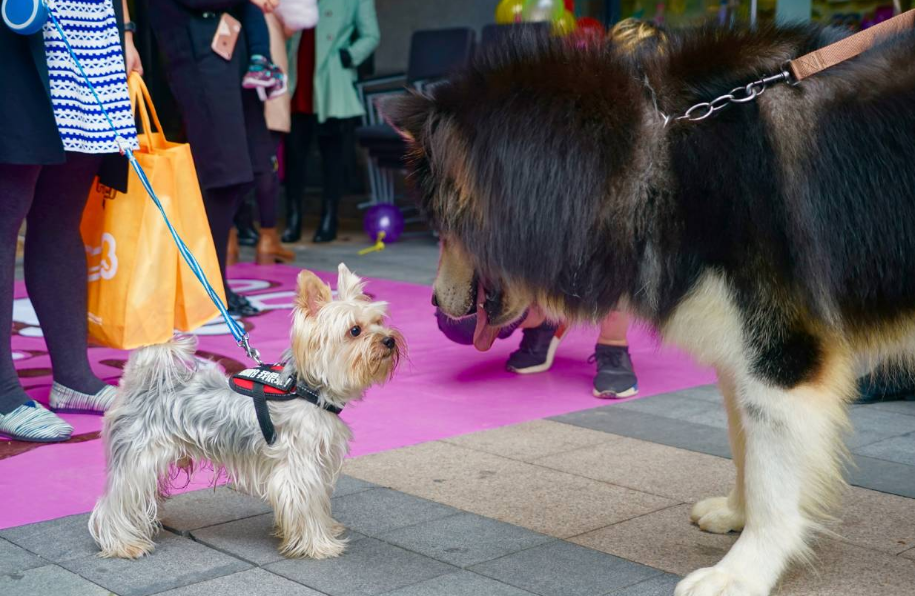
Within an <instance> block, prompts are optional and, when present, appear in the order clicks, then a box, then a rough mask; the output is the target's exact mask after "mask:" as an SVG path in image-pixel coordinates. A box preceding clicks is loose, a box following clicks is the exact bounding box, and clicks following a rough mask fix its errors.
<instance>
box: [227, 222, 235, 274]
mask: <svg viewBox="0 0 915 596" xmlns="http://www.w3.org/2000/svg"><path fill="white" fill-rule="evenodd" d="M237 264H238V230H236V229H235V226H232V229H230V230H229V246H228V248H226V267H231V266H232V265H237Z"/></svg>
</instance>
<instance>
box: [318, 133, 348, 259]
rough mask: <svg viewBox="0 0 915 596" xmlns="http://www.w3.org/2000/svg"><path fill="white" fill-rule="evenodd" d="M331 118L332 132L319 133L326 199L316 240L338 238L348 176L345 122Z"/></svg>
mask: <svg viewBox="0 0 915 596" xmlns="http://www.w3.org/2000/svg"><path fill="white" fill-rule="evenodd" d="M330 120H335V121H334V122H331V121H330ZM330 120H328V122H327V125H328V126H327V128H330V129H332V132H330V134H320V135H318V146H319V147H320V149H321V163H322V171H323V174H324V176H323V177H324V201H323V203H322V206H321V223H320V224H319V225H318V230H317V231H316V232H315V236H314V241H315V242H331V241H333V240H335V239H336V238H337V208H338V207H339V205H340V199H341V198H342V197H343V185H344V184H345V177H346V163H345V162H344V158H345V155H346V152H345V150H344V144H343V140H344V137H345V135H344V134H343V128H342V126H343V123H342V122H340V121H339V120H336V119H330Z"/></svg>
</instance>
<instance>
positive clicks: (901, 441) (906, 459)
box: [854, 433, 915, 466]
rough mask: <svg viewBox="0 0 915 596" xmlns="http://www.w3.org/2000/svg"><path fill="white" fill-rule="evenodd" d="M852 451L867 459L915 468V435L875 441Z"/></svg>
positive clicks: (910, 434)
mask: <svg viewBox="0 0 915 596" xmlns="http://www.w3.org/2000/svg"><path fill="white" fill-rule="evenodd" d="M854 451H855V453H857V454H859V455H865V456H867V457H873V458H876V459H883V460H886V461H893V462H896V463H899V464H905V465H907V466H915V433H909V434H907V435H899V436H898V437H892V438H889V439H884V440H882V441H877V442H876V443H871V444H870V445H867V446H865V447H859V448H857V449H855V450H854Z"/></svg>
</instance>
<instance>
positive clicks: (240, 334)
mask: <svg viewBox="0 0 915 596" xmlns="http://www.w3.org/2000/svg"><path fill="white" fill-rule="evenodd" d="M45 5H46V6H47V8H48V18H49V19H50V20H51V22H52V23H53V24H54V28H55V29H57V32H58V33H59V34H60V38H61V39H62V40H63V42H64V45H65V46H66V47H67V51H68V52H69V53H70V58H72V59H73V63H74V64H75V65H76V68H77V69H79V72H80V74H81V75H83V79H84V80H85V81H86V85H88V87H89V90H90V91H91V92H92V96H93V97H94V98H95V101H96V103H98V106H99V108H100V109H101V110H102V114H104V115H105V120H107V121H108V125H109V126H110V127H111V130H112V131H114V134H115V143H117V145H118V148H119V149H120V150H121V153H123V154H124V155H125V156H126V157H127V160H128V161H129V162H130V165H131V166H132V167H133V170H134V171H135V172H136V173H137V176H138V177H139V178H140V182H142V183H143V188H145V189H146V192H147V194H149V198H151V199H152V200H153V203H155V204H156V208H157V209H159V213H161V214H162V219H164V220H165V225H166V226H168V231H169V232H170V233H171V235H172V239H173V240H174V241H175V244H176V245H177V246H178V252H179V253H181V256H182V257H183V258H184V262H185V263H187V265H188V267H190V268H191V271H192V272H193V273H194V276H195V277H196V278H197V280H198V281H199V282H200V284H201V285H202V286H203V288H204V289H205V290H206V292H207V294H208V295H209V297H210V300H212V301H213V304H215V305H216V308H217V309H219V314H221V315H222V318H223V319H225V322H226V325H227V326H228V327H229V331H231V332H232V337H234V338H235V342H236V343H237V344H238V346H239V347H240V348H242V349H243V350H244V351H245V354H247V356H248V358H251V359H252V360H254V361H255V362H257V363H258V364H263V362H262V361H261V358H260V352H258V351H257V350H256V349H255V348H253V347H251V344H250V343H249V338H248V333H247V331H245V330H244V328H243V327H242V326H241V325H239V324H238V321H236V320H235V319H233V318H232V316H231V315H230V314H229V311H228V310H226V306H225V305H224V304H223V303H222V300H221V299H220V298H219V295H218V294H217V293H216V290H214V289H213V286H212V285H210V282H209V280H208V279H207V276H206V274H205V273H204V272H203V269H202V268H201V267H200V263H198V262H197V259H196V258H194V255H193V254H192V253H191V251H190V249H188V247H187V245H186V244H185V243H184V240H182V239H181V236H179V235H178V232H177V231H175V228H174V226H172V222H170V221H169V220H168V216H167V215H166V214H165V209H164V208H163V207H162V203H161V202H160V201H159V197H157V196H156V192H155V191H154V190H153V187H152V184H150V182H149V178H147V177H146V172H144V171H143V168H142V167H141V166H140V163H139V162H138V161H137V158H136V156H135V155H134V154H133V150H132V149H131V148H130V146H129V145H128V144H127V140H126V139H125V138H124V137H122V136H121V133H120V132H119V131H118V129H117V127H116V126H115V125H114V122H113V121H112V120H111V116H109V115H108V110H106V109H105V105H104V104H103V103H102V100H101V99H99V96H98V93H96V91H95V87H94V86H93V85H92V81H90V80H89V76H88V75H86V71H85V70H83V65H82V64H80V62H79V59H78V58H77V57H76V54H75V53H74V51H73V48H72V47H71V46H70V40H68V39H67V36H66V34H65V33H64V30H63V28H62V27H61V26H60V22H59V21H58V20H57V17H56V16H55V15H54V11H52V10H51V7H50V6H48V5H47V3H46V2H45ZM146 132H147V134H151V132H152V131H146Z"/></svg>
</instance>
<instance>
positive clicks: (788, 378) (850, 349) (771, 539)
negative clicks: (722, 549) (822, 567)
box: [384, 27, 915, 596]
mask: <svg viewBox="0 0 915 596" xmlns="http://www.w3.org/2000/svg"><path fill="white" fill-rule="evenodd" d="M837 38H838V35H837V34H836V33H835V32H833V31H829V30H824V29H820V28H815V27H798V28H782V29H774V28H773V29H761V30H758V31H755V32H750V31H743V30H725V29H715V28H701V29H696V30H690V31H684V32H673V33H671V34H670V35H669V38H668V40H667V43H666V45H665V46H664V47H663V48H662V49H663V51H661V52H636V53H635V55H630V54H629V53H627V52H623V51H621V50H619V49H618V48H614V47H613V46H612V45H608V46H606V47H599V48H588V49H576V48H575V47H573V46H571V45H569V44H567V43H565V42H563V41H562V40H542V39H538V38H534V37H530V38H521V39H515V40H513V41H511V42H509V43H506V44H505V45H504V46H502V47H499V48H497V49H495V50H493V51H490V52H486V53H484V54H483V55H482V56H480V57H479V58H478V59H477V60H476V61H475V63H474V64H473V65H472V67H470V68H469V69H467V70H466V71H464V72H461V73H458V74H457V75H456V76H454V77H453V78H451V79H450V80H449V81H447V82H445V83H443V84H441V85H439V86H436V87H434V88H433V89H432V90H431V91H430V92H429V94H428V95H417V94H414V95H411V96H407V97H405V98H402V99H398V100H396V101H394V102H389V103H388V104H387V105H386V106H384V110H385V112H386V114H387V116H388V118H389V120H390V121H391V122H392V124H394V126H396V127H397V128H398V129H399V130H401V131H402V132H403V134H404V135H405V136H406V137H407V138H408V139H409V141H410V161H411V167H412V176H413V179H414V182H415V185H416V188H417V190H418V192H419V193H420V194H421V198H422V204H423V205H424V207H425V210H426V212H427V213H428V214H429V217H430V218H431V220H432V221H433V222H434V225H435V226H436V228H437V229H438V230H439V231H440V233H441V237H442V259H441V266H440V270H439V275H438V278H437V280H436V284H435V293H436V297H437V300H438V303H439V305H440V306H441V308H442V309H443V310H444V311H445V312H446V313H447V314H449V315H451V316H455V317H457V316H461V315H464V314H467V313H468V312H471V311H473V310H476V311H477V312H478V315H479V316H480V318H481V319H482V320H483V322H484V324H481V325H478V329H477V338H476V339H477V342H476V343H477V345H478V346H479V347H483V348H485V347H487V345H488V344H490V343H491V342H492V338H493V337H494V329H497V328H498V327H499V326H502V325H506V324H508V323H510V322H511V321H512V320H513V319H515V318H517V317H518V316H519V315H520V314H521V313H522V312H523V311H524V310H525V309H526V308H527V307H528V306H529V305H530V304H531V303H537V304H538V305H540V306H541V307H542V308H545V309H546V310H547V312H549V313H551V314H552V315H553V316H555V317H562V318H572V319H579V320H581V319H597V318H599V317H601V316H602V315H604V314H605V313H606V312H608V311H609V310H610V309H613V308H616V307H618V306H621V307H624V308H628V309H629V310H631V311H632V312H633V313H634V314H635V315H637V316H638V317H640V318H641V319H643V320H645V321H647V322H648V323H650V324H652V325H653V326H655V327H656V328H657V329H658V330H659V331H660V333H661V335H662V336H663V337H664V338H665V340H667V341H670V342H673V343H675V344H677V345H679V346H681V347H683V348H684V349H686V350H687V351H689V352H690V353H691V354H693V355H694V356H695V357H696V358H697V359H699V360H700V361H702V362H704V363H708V364H712V365H714V366H715V367H716V368H717V370H718V373H719V379H720V385H721V390H722V393H723V394H724V396H725V402H726V406H727V409H728V414H729V421H730V427H731V428H730V436H731V442H732V450H733V454H734V462H735V464H736V467H737V483H736V487H735V489H734V491H733V492H732V493H731V494H730V495H729V496H727V497H719V498H713V499H708V500H705V501H702V502H700V503H698V504H697V505H696V506H695V508H694V509H693V513H692V519H693V521H694V522H695V523H698V524H699V525H700V526H701V527H702V528H703V529H706V530H709V531H712V532H727V531H731V530H740V529H743V533H742V535H741V537H740V539H739V540H738V541H737V543H736V544H735V545H734V547H733V548H732V549H731V551H730V552H729V553H728V554H727V556H725V557H724V559H723V560H722V561H721V562H720V563H719V564H718V565H716V566H715V567H712V568H708V569H701V570H698V571H696V572H694V573H693V574H691V575H689V576H688V577H687V578H686V579H684V580H683V581H682V582H681V583H680V585H679V586H678V588H677V595H678V596H724V595H727V596H765V595H766V594H768V593H769V592H770V591H771V590H772V589H773V587H774V586H775V585H776V583H777V581H778V579H779V577H780V576H781V575H782V573H783V572H784V570H785V569H786V567H787V566H788V565H789V564H790V563H791V562H792V561H793V560H797V559H802V558H805V557H806V556H808V555H809V550H808V547H807V541H808V538H809V536H810V534H811V532H812V531H813V530H815V529H816V528H817V527H818V523H817V520H818V519H821V518H822V516H824V515H825V514H826V513H827V512H828V511H829V510H830V509H831V508H832V507H834V506H835V502H836V500H837V497H838V496H839V493H840V489H841V487H842V462H843V453H844V451H843V447H842V438H841V436H842V431H843V430H844V429H845V428H846V427H847V426H848V421H847V415H846V404H847V401H848V399H849V398H850V396H851V395H852V393H853V391H854V379H855V378H856V376H857V374H858V373H859V372H861V370H862V369H866V368H867V367H872V366H875V365H876V364H879V363H880V362H881V361H883V360H886V359H887V358H891V357H903V358H904V357H908V356H909V355H910V354H912V353H913V352H915V33H903V34H899V35H897V36H895V37H893V38H892V39H888V40H885V41H883V42H882V43H880V44H879V45H878V46H876V47H874V48H873V49H871V50H869V51H868V52H866V53H864V54H862V55H860V56H858V57H857V58H855V59H853V60H850V61H847V62H845V63H842V64H840V65H838V66H835V67H833V68H830V69H828V70H826V71H824V72H822V73H821V74H818V75H815V76H813V77H811V78H809V79H807V80H805V81H803V82H801V83H800V84H797V85H780V86H773V87H771V88H770V89H768V90H767V91H766V92H765V93H764V94H763V95H761V96H760V97H759V98H758V99H757V100H756V101H755V102H750V103H746V104H743V105H732V106H730V107H728V108H726V109H724V110H722V111H721V112H720V113H718V114H716V115H715V116H713V117H710V118H708V119H706V120H703V121H701V122H690V121H686V120H670V121H668V119H667V118H666V116H677V115H681V114H683V113H684V112H686V111H687V110H688V109H689V108H690V107H691V106H692V105H694V104H696V103H698V102H703V101H708V100H711V99H712V98H715V97H717V96H720V95H722V94H724V93H727V92H728V91H730V90H731V89H733V88H736V87H742V86H744V85H746V84H747V83H749V82H752V81H754V80H757V79H759V78H760V77H762V76H765V75H772V74H777V73H779V72H781V71H782V70H783V68H784V65H785V63H786V61H788V60H790V59H792V58H796V57H798V56H801V55H803V54H805V53H807V52H809V51H811V50H814V49H816V48H820V47H823V46H825V45H827V44H828V43H831V42H832V41H835V40H836V39H837ZM608 465H612V462H608Z"/></svg>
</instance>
